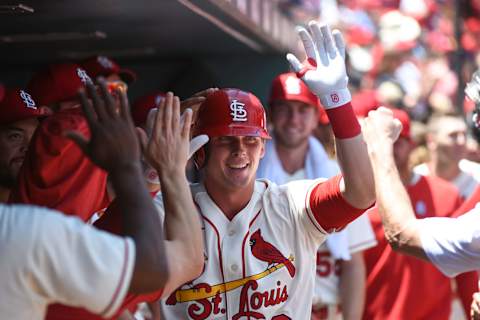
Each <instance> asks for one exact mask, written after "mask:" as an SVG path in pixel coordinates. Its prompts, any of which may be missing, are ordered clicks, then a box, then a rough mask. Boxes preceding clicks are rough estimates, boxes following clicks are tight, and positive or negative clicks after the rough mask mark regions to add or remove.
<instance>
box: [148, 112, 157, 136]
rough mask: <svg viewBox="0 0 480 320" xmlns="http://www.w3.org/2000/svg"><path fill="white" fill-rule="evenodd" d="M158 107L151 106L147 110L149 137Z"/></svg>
mask: <svg viewBox="0 0 480 320" xmlns="http://www.w3.org/2000/svg"><path fill="white" fill-rule="evenodd" d="M157 112H158V108H153V109H150V111H148V115H147V124H146V127H147V135H148V136H149V137H150V136H151V135H152V132H153V127H154V126H155V119H156V117H157Z"/></svg>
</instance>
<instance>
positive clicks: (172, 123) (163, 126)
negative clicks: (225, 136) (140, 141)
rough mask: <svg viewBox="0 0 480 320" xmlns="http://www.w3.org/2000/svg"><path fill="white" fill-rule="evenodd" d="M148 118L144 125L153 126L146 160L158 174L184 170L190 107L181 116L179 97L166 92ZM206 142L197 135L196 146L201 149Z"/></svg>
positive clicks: (189, 154) (188, 147) (187, 152)
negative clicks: (156, 108)
mask: <svg viewBox="0 0 480 320" xmlns="http://www.w3.org/2000/svg"><path fill="white" fill-rule="evenodd" d="M153 117H154V119H153V120H152V118H153ZM149 118H150V120H149V121H147V127H148V126H152V125H153V127H152V130H151V131H152V132H151V137H150V140H149V142H148V145H147V151H146V157H147V160H148V162H149V163H150V164H151V165H152V166H153V167H154V168H155V169H156V170H157V172H158V173H159V175H160V177H161V176H162V174H171V173H180V172H182V173H184V172H185V167H186V165H187V161H188V159H189V157H190V156H191V150H190V149H191V146H190V127H191V123H192V110H191V109H186V110H185V112H184V113H183V115H182V116H181V117H180V100H179V98H178V97H176V96H175V97H174V96H173V93H171V92H168V93H167V96H166V97H165V99H164V100H163V101H162V103H161V105H160V106H159V107H158V110H156V111H152V112H151V114H149ZM149 122H150V123H149ZM152 122H153V123H152ZM206 141H208V137H206V136H205V137H200V138H198V137H197V139H196V140H195V147H196V148H197V149H198V148H200V147H201V146H202V145H203V144H205V143H206ZM192 142H193V140H192ZM195 151H196V150H195Z"/></svg>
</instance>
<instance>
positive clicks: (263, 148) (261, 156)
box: [260, 139, 266, 159]
mask: <svg viewBox="0 0 480 320" xmlns="http://www.w3.org/2000/svg"><path fill="white" fill-rule="evenodd" d="M265 141H266V140H265V139H262V150H261V151H260V159H263V157H264V156H265V143H266V142H265Z"/></svg>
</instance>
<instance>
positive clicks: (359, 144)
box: [336, 134, 375, 208]
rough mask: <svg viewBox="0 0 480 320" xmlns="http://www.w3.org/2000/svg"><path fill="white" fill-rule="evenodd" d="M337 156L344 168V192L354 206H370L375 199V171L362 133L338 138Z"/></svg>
mask: <svg viewBox="0 0 480 320" xmlns="http://www.w3.org/2000/svg"><path fill="white" fill-rule="evenodd" d="M336 148H337V157H338V162H339V164H340V167H341V168H342V174H343V183H344V186H343V187H344V189H343V190H342V194H343V196H344V198H345V200H347V202H348V203H350V204H351V205H352V206H353V207H356V208H368V207H370V206H371V205H372V204H373V203H374V201H375V183H374V179H373V171H372V166H371V164H370V161H369V159H368V152H367V146H366V144H365V142H364V141H363V137H362V135H361V134H359V135H357V136H355V137H353V138H349V139H336Z"/></svg>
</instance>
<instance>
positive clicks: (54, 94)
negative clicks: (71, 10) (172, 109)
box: [10, 63, 110, 221]
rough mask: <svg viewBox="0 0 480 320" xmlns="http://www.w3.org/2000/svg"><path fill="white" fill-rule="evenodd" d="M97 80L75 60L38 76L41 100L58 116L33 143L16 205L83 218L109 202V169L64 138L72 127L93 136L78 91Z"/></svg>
mask: <svg viewBox="0 0 480 320" xmlns="http://www.w3.org/2000/svg"><path fill="white" fill-rule="evenodd" d="M91 83H92V80H91V79H90V77H89V76H88V75H87V74H86V72H85V70H83V69H81V68H80V67H79V66H78V65H76V64H70V63H65V64H54V65H50V66H48V67H47V68H45V69H43V70H41V71H40V72H38V73H37V74H35V75H34V76H33V77H32V79H31V80H30V83H29V88H30V89H31V90H32V91H31V93H32V96H33V97H34V99H35V102H36V103H37V105H39V106H47V107H48V108H50V109H51V110H55V114H54V115H52V116H50V117H48V118H46V119H45V120H44V121H42V123H41V125H40V126H39V127H38V129H37V134H36V135H35V136H34V138H33V139H32V141H31V143H30V146H29V150H28V152H27V153H26V155H25V156H26V160H25V163H24V165H23V167H22V169H21V170H20V172H19V175H18V180H17V185H16V187H15V188H14V189H13V190H12V193H11V195H10V202H11V203H23V204H34V205H40V206H46V207H49V208H52V209H55V210H58V211H61V212H64V213H65V214H68V215H74V216H77V217H79V218H81V219H82V220H83V221H88V220H89V219H90V217H91V216H92V215H93V213H94V212H97V211H98V210H101V209H104V208H105V207H106V206H108V204H109V202H110V198H109V195H108V194H107V189H106V185H107V174H106V172H105V171H104V170H102V169H101V168H99V167H98V166H96V165H95V164H93V163H92V162H91V161H90V159H88V157H86V156H85V155H84V154H83V153H82V151H81V150H80V149H79V148H78V147H77V146H76V145H75V143H74V142H73V141H71V140H70V139H67V138H66V137H65V136H64V132H66V131H69V130H75V131H80V132H82V133H83V134H84V135H87V136H88V135H89V128H88V123H87V122H86V120H85V117H84V116H83V114H82V111H81V108H80V105H81V101H80V99H79V97H78V90H79V89H85V88H86V87H85V86H86V85H87V84H91ZM73 194H75V196H73Z"/></svg>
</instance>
